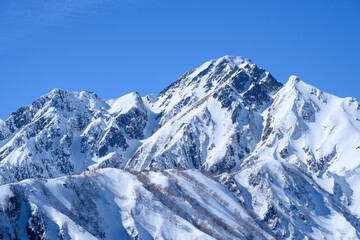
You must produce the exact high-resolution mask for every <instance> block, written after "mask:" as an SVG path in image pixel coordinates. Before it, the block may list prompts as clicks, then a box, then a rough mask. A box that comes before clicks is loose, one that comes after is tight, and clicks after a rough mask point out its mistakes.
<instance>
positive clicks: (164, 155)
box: [0, 56, 360, 239]
mask: <svg viewBox="0 0 360 240" xmlns="http://www.w3.org/2000/svg"><path fill="white" fill-rule="evenodd" d="M359 153H360V103H359V101H358V100H356V99H354V98H345V99H341V98H338V97H336V96H333V95H330V94H327V93H323V92H321V91H320V90H319V89H316V88H315V87H312V86H309V85H307V84H306V83H304V82H303V81H301V80H300V79H299V78H298V77H296V76H292V77H290V79H289V80H288V82H287V83H286V84H285V85H282V84H281V83H280V82H278V81H277V80H276V79H275V78H274V77H273V76H272V75H271V74H270V73H269V72H266V71H265V70H264V69H263V68H260V67H258V66H256V65H255V64H253V63H252V62H251V61H250V60H248V59H244V58H241V57H232V56H225V57H222V58H220V59H216V60H211V61H209V62H206V63H204V64H203V65H202V66H200V67H199V68H197V69H194V70H191V71H189V72H187V73H185V74H184V75H183V76H181V77H180V79H179V80H177V81H176V82H174V83H172V84H171V85H169V86H168V87H166V88H165V89H164V90H163V91H162V92H160V94H159V95H158V96H155V95H147V96H144V97H141V96H140V95H139V93H137V92H133V93H130V94H128V95H125V96H123V97H120V98H118V99H112V100H107V101H105V100H102V99H100V98H99V97H98V96H97V95H96V94H95V93H92V92H85V91H84V92H69V91H66V90H60V89H55V90H53V91H52V92H51V93H49V94H47V95H45V96H42V97H40V98H39V99H38V100H36V101H35V102H33V103H32V104H31V105H30V106H26V107H22V108H20V109H18V110H17V111H16V112H14V113H13V114H12V115H11V116H10V117H9V118H8V119H7V120H5V121H0V183H1V184H2V186H0V206H1V207H0V221H1V222H2V224H1V226H2V227H1V229H0V236H1V238H2V239H14V238H21V239H22V238H25V239H26V238H30V239H37V238H36V237H39V238H40V239H41V238H42V239H56V238H60V239H69V238H79V239H91V238H96V239H102V238H106V239H119V238H121V239H126V238H130V239H132V238H135V239H191V238H194V239H213V238H215V239H304V238H308V239H360V199H359V198H358V197H357V196H360V177H359V176H360V157H359V156H360V154H359ZM186 169H187V170H186ZM81 172H83V173H81ZM80 173H81V174H80ZM26 179H27V180H26Z"/></svg>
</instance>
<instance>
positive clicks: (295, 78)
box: [288, 75, 302, 84]
mask: <svg viewBox="0 0 360 240" xmlns="http://www.w3.org/2000/svg"><path fill="white" fill-rule="evenodd" d="M301 81H302V80H301V79H300V78H299V77H298V76H296V75H291V76H290V77H289V80H288V82H289V83H290V84H296V83H299V82H301Z"/></svg>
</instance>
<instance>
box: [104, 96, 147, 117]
mask: <svg viewBox="0 0 360 240" xmlns="http://www.w3.org/2000/svg"><path fill="white" fill-rule="evenodd" d="M139 101H141V97H140V95H139V93H137V92H132V93H129V94H127V95H124V96H122V97H120V98H115V99H111V100H108V101H106V102H107V104H109V106H110V109H109V113H111V114H117V113H126V112H128V111H129V110H130V109H131V108H133V107H136V106H137V104H138V102H139Z"/></svg>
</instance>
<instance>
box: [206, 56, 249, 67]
mask: <svg viewBox="0 0 360 240" xmlns="http://www.w3.org/2000/svg"><path fill="white" fill-rule="evenodd" d="M213 62H214V64H215V65H218V64H221V63H223V62H225V63H227V64H228V65H230V67H231V68H234V67H235V66H239V65H241V64H243V63H244V62H249V63H251V61H250V60H249V59H245V58H243V57H240V56H230V55H225V56H223V57H221V58H218V59H214V60H213Z"/></svg>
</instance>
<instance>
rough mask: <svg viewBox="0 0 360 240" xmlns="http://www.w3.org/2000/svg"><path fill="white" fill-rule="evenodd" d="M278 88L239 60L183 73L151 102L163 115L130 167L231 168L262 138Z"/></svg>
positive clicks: (217, 62) (266, 75) (229, 59)
mask: <svg viewBox="0 0 360 240" xmlns="http://www.w3.org/2000/svg"><path fill="white" fill-rule="evenodd" d="M280 87H281V84H280V83H279V82H278V81H276V80H275V79H274V78H273V77H272V76H271V74H270V73H268V72H265V70H264V69H262V68H259V67H257V66H256V65H255V64H253V63H251V62H250V60H246V59H243V58H240V57H230V56H225V57H223V58H220V59H217V60H212V61H209V62H206V63H205V64H203V65H202V66H201V67H199V68H198V69H195V70H192V71H190V72H187V73H185V74H184V75H183V76H182V77H181V78H180V79H179V80H178V81H176V82H174V83H173V84H171V85H170V86H169V87H167V88H165V89H164V90H163V91H162V92H161V93H160V94H159V96H158V99H157V100H156V101H155V102H153V103H151V104H150V106H149V108H151V109H152V110H153V111H154V112H158V113H159V114H161V119H160V121H159V125H158V127H157V131H156V132H155V133H154V134H153V135H152V136H151V137H149V138H148V139H146V140H145V141H144V143H143V144H142V146H141V147H140V148H139V149H138V150H137V151H136V153H135V155H134V156H133V157H132V158H131V159H130V161H129V163H128V164H127V168H129V169H137V170H141V169H146V168H149V167H155V168H165V169H167V168H175V167H185V168H204V169H206V170H209V171H211V172H223V171H229V170H231V169H232V168H234V167H235V166H237V165H239V164H240V162H241V161H242V159H244V157H245V156H247V155H248V154H249V153H250V152H251V151H252V150H253V149H254V148H255V146H256V144H257V143H258V142H259V141H260V140H261V132H262V117H261V115H260V113H261V112H262V111H263V109H264V108H265V107H266V106H267V105H268V104H269V103H270V102H271V101H272V97H271V96H272V94H273V93H275V92H276V91H277V90H278V89H279V88H280Z"/></svg>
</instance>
